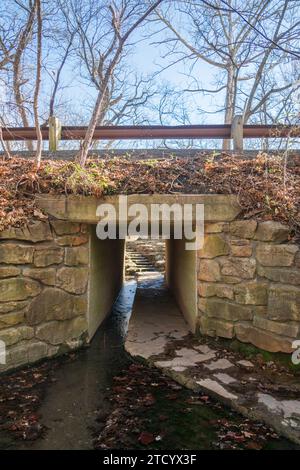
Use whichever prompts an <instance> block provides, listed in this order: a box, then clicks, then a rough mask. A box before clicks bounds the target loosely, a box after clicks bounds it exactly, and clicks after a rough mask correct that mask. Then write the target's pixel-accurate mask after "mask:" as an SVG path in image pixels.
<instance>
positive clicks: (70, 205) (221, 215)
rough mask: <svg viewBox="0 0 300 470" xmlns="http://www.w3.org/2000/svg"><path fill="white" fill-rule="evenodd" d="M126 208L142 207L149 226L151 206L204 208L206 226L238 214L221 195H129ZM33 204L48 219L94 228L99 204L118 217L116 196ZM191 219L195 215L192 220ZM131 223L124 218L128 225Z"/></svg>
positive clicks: (234, 203) (44, 199) (233, 202)
mask: <svg viewBox="0 0 300 470" xmlns="http://www.w3.org/2000/svg"><path fill="white" fill-rule="evenodd" d="M127 201H128V206H129V205H132V204H143V205H145V206H146V207H147V210H148V221H149V222H151V204H169V205H171V204H175V203H176V204H180V205H184V204H193V205H196V204H204V214H205V221H206V222H220V221H222V222H225V221H231V220H234V219H235V218H236V217H237V216H238V214H239V213H240V212H241V207H240V205H239V203H238V199H237V197H236V196H235V195H223V194H131V195H129V196H128V199H127ZM36 202H37V204H38V206H39V207H40V208H41V209H43V210H44V211H45V212H46V213H48V214H49V215H50V216H52V217H55V218H57V219H63V220H69V221H72V222H82V223H88V224H97V223H98V221H99V218H98V217H97V215H96V210H97V207H98V206H99V205H100V204H106V203H109V204H112V205H113V206H114V208H115V211H116V214H117V217H119V196H118V195H115V196H107V197H103V198H96V197H93V196H73V195H71V196H62V195H58V196H53V195H48V194H44V195H37V196H36ZM194 216H195V211H194V213H193V217H194ZM133 218H134V217H132V219H133ZM130 220H131V219H130V218H128V221H130Z"/></svg>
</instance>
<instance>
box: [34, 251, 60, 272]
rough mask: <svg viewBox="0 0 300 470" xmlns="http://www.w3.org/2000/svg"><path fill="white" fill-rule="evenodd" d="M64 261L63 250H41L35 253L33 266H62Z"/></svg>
mask: <svg viewBox="0 0 300 470" xmlns="http://www.w3.org/2000/svg"><path fill="white" fill-rule="evenodd" d="M63 259H64V250H63V248H51V247H45V248H39V249H36V250H35V252H34V258H33V264H34V265H35V266H36V267H38V268H42V267H47V266H51V265H52V264H60V263H62V262H63Z"/></svg>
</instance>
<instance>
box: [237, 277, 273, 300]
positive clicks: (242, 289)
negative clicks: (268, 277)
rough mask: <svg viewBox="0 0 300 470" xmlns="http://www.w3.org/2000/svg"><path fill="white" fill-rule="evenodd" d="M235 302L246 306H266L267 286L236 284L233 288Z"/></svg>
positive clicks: (253, 282)
mask: <svg viewBox="0 0 300 470" xmlns="http://www.w3.org/2000/svg"><path fill="white" fill-rule="evenodd" d="M234 292H235V294H236V295H235V300H236V302H238V303H240V304H246V305H267V303H268V284H267V283H265V282H258V281H251V282H244V283H241V284H238V285H236V286H235V287H234Z"/></svg>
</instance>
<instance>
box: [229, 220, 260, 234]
mask: <svg viewBox="0 0 300 470" xmlns="http://www.w3.org/2000/svg"><path fill="white" fill-rule="evenodd" d="M256 227H257V222H256V221H255V220H234V221H233V222H231V223H230V225H229V232H230V233H231V235H234V236H235V237H240V238H253V236H254V233H255V230H256Z"/></svg>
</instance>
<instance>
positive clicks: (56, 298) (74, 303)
mask: <svg viewBox="0 0 300 470" xmlns="http://www.w3.org/2000/svg"><path fill="white" fill-rule="evenodd" d="M86 309H87V305H86V298H85V296H84V297H79V296H74V295H71V294H68V293H67V292H64V291H62V290H60V289H57V288H52V287H46V288H45V289H44V290H43V292H42V293H41V294H40V295H39V296H38V297H36V298H35V299H33V301H32V302H31V304H30V306H29V307H28V312H26V318H27V321H28V324H29V325H37V324H39V323H42V322H46V321H50V320H66V319H69V318H72V317H74V316H77V315H85V314H86Z"/></svg>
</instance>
